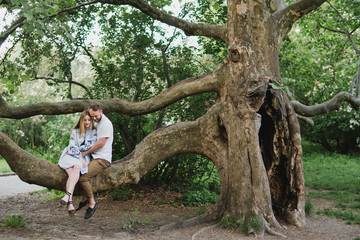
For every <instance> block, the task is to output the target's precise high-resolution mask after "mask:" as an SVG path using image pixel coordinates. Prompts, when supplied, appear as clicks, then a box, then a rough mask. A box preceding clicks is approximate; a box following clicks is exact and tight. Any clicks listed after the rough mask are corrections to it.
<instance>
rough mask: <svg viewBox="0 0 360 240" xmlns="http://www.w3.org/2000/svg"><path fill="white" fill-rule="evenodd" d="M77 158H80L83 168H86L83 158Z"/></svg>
mask: <svg viewBox="0 0 360 240" xmlns="http://www.w3.org/2000/svg"><path fill="white" fill-rule="evenodd" d="M79 160H80V162H81V163H82V165H83V168H86V162H85V160H84V159H83V158H82V157H79Z"/></svg>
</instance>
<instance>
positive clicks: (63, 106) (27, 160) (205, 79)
mask: <svg viewBox="0 0 360 240" xmlns="http://www.w3.org/2000/svg"><path fill="white" fill-rule="evenodd" d="M14 2H19V1H2V3H1V4H8V5H6V6H7V7H8V8H10V7H11V5H12V4H14ZM44 2H47V4H49V5H50V4H52V1H44ZM53 2H55V1H53ZM324 2H325V0H300V1H298V2H296V3H292V4H290V5H288V4H286V3H285V1H284V0H227V21H226V23H225V24H224V25H215V24H202V23H195V22H190V21H188V20H185V19H181V18H178V17H174V16H171V15H170V14H168V13H166V12H164V11H160V10H159V9H158V8H156V7H155V6H156V3H157V1H143V0H97V1H91V2H81V1H67V3H68V4H69V3H73V6H68V5H66V4H58V5H56V8H57V9H56V8H55V10H54V9H53V8H47V11H45V10H44V11H38V15H37V18H38V19H39V21H40V20H41V21H45V20H46V21H51V20H52V19H53V18H56V17H57V16H60V15H61V14H67V13H71V12H72V11H75V10H76V9H80V8H82V7H84V6H87V5H92V4H95V3H98V4H102V5H107V4H110V5H130V6H132V7H134V8H137V9H139V10H140V11H141V12H143V13H144V14H146V15H148V16H150V17H152V18H154V19H156V20H159V21H161V22H163V23H165V24H168V25H171V26H174V27H176V28H179V29H181V30H183V31H184V33H185V34H186V35H194V36H202V37H207V38H213V39H217V40H220V41H223V42H224V43H225V44H226V46H227V56H226V58H225V59H224V60H223V61H222V63H221V64H220V65H219V66H218V67H217V69H216V70H215V71H213V72H209V73H206V74H203V75H200V76H194V77H192V78H188V79H184V80H183V81H180V82H179V83H177V84H175V85H173V86H171V87H170V88H168V89H167V90H165V91H163V92H161V93H160V94H158V95H157V96H155V97H153V98H150V99H147V100H145V101H141V102H128V101H125V100H120V99H103V100H71V101H63V102H56V103H48V102H39V103H36V104H29V105H25V106H11V105H10V104H8V103H7V102H6V100H5V98H3V97H2V96H1V95H0V117H2V118H13V119H21V118H27V117H31V116H35V115H40V114H42V115H59V114H66V113H76V112H80V111H83V110H84V109H87V108H88V106H89V105H90V104H92V103H99V104H100V105H101V106H102V107H103V109H104V111H105V113H110V112H117V113H119V114H125V115H129V116H137V115H142V114H147V113H151V112H155V111H159V110H162V109H164V108H165V107H167V106H169V105H170V104H173V103H175V102H177V101H179V100H181V99H183V98H187V97H189V96H192V95H197V94H201V93H208V92H214V93H216V94H217V99H216V102H215V104H214V105H213V106H212V107H211V108H210V109H209V110H208V111H207V113H206V114H204V115H203V116H202V117H200V118H198V119H197V120H195V121H192V122H180V123H176V124H173V125H170V126H167V127H164V128H159V129H157V130H156V131H154V132H152V133H151V134H149V135H148V136H147V137H145V138H144V139H143V140H142V141H141V142H140V143H139V144H138V145H137V147H136V148H135V150H134V151H133V152H132V153H131V154H129V155H128V156H126V157H125V158H123V159H121V160H119V161H116V162H114V163H113V164H112V166H111V167H110V168H108V169H106V170H105V171H104V172H103V173H102V174H101V175H100V176H98V177H96V179H94V182H93V183H94V185H93V187H94V191H102V190H107V189H111V188H114V187H117V186H119V185H124V184H130V183H131V184H136V183H137V182H138V181H139V180H140V179H141V178H142V177H143V176H144V175H145V174H146V173H148V172H149V171H150V170H151V169H153V168H154V167H155V166H157V165H158V164H160V163H161V162H162V161H165V160H166V159H168V158H170V157H172V156H175V155H179V154H187V153H194V154H200V155H202V156H205V157H207V158H208V159H209V160H211V161H212V162H213V163H214V164H215V166H216V168H217V171H218V174H219V178H220V183H221V193H220V196H219V200H218V202H217V204H216V205H215V206H214V207H213V209H212V210H211V211H209V212H208V213H206V214H204V215H202V216H200V217H197V218H194V219H190V220H187V221H185V222H182V226H184V225H186V224H193V223H194V222H199V221H212V220H217V219H219V218H221V217H222V216H224V215H226V216H228V217H232V218H236V219H241V220H242V221H244V222H245V223H247V224H248V229H249V232H253V231H254V229H253V228H252V225H251V222H254V219H256V221H257V222H259V223H261V226H262V227H261V230H260V232H264V231H266V230H267V231H268V232H272V230H271V228H270V227H271V226H273V227H279V226H280V225H279V223H278V221H277V218H276V217H275V216H277V217H278V218H282V219H285V220H287V221H288V222H289V223H291V224H294V225H297V226H302V225H304V224H305V211H304V205H305V196H304V175H303V165H302V148H301V135H300V129H299V124H298V120H297V116H296V113H298V114H301V115H304V116H314V115H317V114H321V113H325V112H328V111H330V110H334V109H337V108H338V107H339V106H340V105H341V103H342V102H343V101H348V102H350V103H351V104H352V106H353V107H355V108H357V107H358V106H359V100H358V99H357V98H355V97H353V96H351V95H350V94H348V93H341V94H339V95H337V96H336V97H334V98H333V99H332V100H330V101H329V102H325V103H322V104H319V105H316V106H312V107H308V106H305V105H302V104H300V103H299V102H297V101H292V102H291V101H290V100H289V99H288V96H287V95H286V93H285V92H284V91H283V90H282V88H279V87H278V86H280V85H282V80H281V77H280V69H279V60H278V49H279V45H280V44H281V42H282V41H283V39H284V37H285V36H286V35H287V33H288V32H289V31H290V30H291V28H292V26H293V24H294V23H295V22H296V21H297V20H298V19H300V18H301V17H303V16H304V15H306V14H308V13H310V12H311V11H313V10H315V9H317V8H319V7H320V6H321V5H322V4H323V3H324ZM76 3H77V4H78V5H76ZM224 4H225V3H224ZM31 6H32V5H24V6H20V7H24V8H26V7H27V8H31ZM33 6H34V7H36V4H33ZM18 7H19V5H18ZM49 9H52V10H49ZM29 18H30V17H28V16H27V15H26V14H24V15H21V14H20V15H19V18H18V19H16V20H14V21H13V23H12V25H11V26H9V27H8V28H7V29H5V30H4V32H3V33H1V35H0V43H3V42H4V41H5V40H6V39H7V38H8V36H9V35H10V34H13V33H14V32H16V31H17V29H19V28H21V27H26V26H28V25H29V24H28V23H27V20H29ZM38 25H40V24H38ZM28 27H29V26H28ZM0 154H1V155H2V156H3V157H4V158H5V159H6V160H7V162H8V164H9V165H10V167H11V169H12V170H13V171H15V172H16V173H17V174H18V175H19V176H20V178H21V179H22V180H23V181H26V182H28V183H35V184H38V185H41V186H45V187H48V188H52V189H61V190H63V189H64V186H65V184H64V183H65V181H66V174H65V172H64V171H62V170H61V169H60V168H59V167H58V166H57V165H56V164H53V163H50V162H48V161H46V160H43V159H40V158H37V157H35V156H33V155H31V154H29V153H27V152H26V151H24V150H22V149H21V148H20V147H18V146H17V145H16V144H15V143H14V142H12V140H11V139H9V138H8V137H7V136H6V135H5V134H3V133H0Z"/></svg>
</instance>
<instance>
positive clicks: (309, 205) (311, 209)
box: [305, 198, 314, 216]
mask: <svg viewBox="0 0 360 240" xmlns="http://www.w3.org/2000/svg"><path fill="white" fill-rule="evenodd" d="M305 213H306V214H308V215H309V216H311V215H313V214H314V205H313V204H312V202H311V199H310V198H307V199H306V202H305Z"/></svg>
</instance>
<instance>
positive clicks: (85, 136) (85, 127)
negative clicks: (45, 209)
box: [58, 111, 97, 214]
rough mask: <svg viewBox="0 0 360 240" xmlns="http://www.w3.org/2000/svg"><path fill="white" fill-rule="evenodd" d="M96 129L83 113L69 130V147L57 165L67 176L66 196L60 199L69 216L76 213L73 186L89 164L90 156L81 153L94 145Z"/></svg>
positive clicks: (87, 113)
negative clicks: (73, 202)
mask: <svg viewBox="0 0 360 240" xmlns="http://www.w3.org/2000/svg"><path fill="white" fill-rule="evenodd" d="M96 138H97V135H96V129H94V125H93V121H92V119H91V117H90V114H89V111H83V112H82V113H81V115H80V118H79V121H78V122H77V124H76V125H75V127H74V128H73V129H72V130H71V136H70V141H69V145H68V146H67V147H66V148H65V149H64V151H63V152H62V154H61V157H60V159H59V162H58V165H59V166H60V167H61V168H62V169H64V170H65V171H66V173H67V174H68V176H69V177H68V180H67V182H66V195H65V196H64V197H63V198H62V199H61V201H60V203H61V204H62V205H67V206H68V212H69V213H70V214H74V213H76V210H75V208H74V206H73V204H72V194H73V192H74V189H75V185H76V183H77V182H78V180H79V177H80V173H81V174H85V173H87V171H88V169H87V165H88V164H89V162H90V156H89V155H85V156H84V157H82V156H81V152H84V151H87V150H88V149H89V148H91V147H92V146H93V145H94V144H95V143H96Z"/></svg>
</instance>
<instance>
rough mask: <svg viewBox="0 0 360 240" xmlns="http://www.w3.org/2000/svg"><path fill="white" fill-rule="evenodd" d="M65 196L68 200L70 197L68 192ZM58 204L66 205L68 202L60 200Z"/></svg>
mask: <svg viewBox="0 0 360 240" xmlns="http://www.w3.org/2000/svg"><path fill="white" fill-rule="evenodd" d="M66 195H68V196H69V198H70V196H71V193H70V192H66ZM69 198H68V200H69ZM60 204H61V205H68V202H67V201H65V200H62V199H61V200H60Z"/></svg>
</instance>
